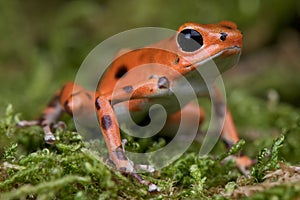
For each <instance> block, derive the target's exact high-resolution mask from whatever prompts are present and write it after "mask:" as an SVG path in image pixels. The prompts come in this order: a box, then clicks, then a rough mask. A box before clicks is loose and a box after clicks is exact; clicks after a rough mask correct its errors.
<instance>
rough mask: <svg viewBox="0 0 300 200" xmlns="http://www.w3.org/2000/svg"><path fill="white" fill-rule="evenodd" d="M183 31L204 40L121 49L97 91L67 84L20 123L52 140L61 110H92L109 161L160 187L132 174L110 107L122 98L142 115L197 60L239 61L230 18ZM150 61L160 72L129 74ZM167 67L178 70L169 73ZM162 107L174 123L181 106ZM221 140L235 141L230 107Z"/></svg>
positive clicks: (240, 160) (245, 161) (241, 162)
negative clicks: (191, 46) (188, 46)
mask: <svg viewBox="0 0 300 200" xmlns="http://www.w3.org/2000/svg"><path fill="white" fill-rule="evenodd" d="M186 29H192V30H195V31H197V32H198V33H199V34H201V36H202V41H200V43H201V42H202V43H203V44H201V45H200V47H199V48H196V50H193V51H189V52H187V51H185V50H184V49H183V47H181V46H180V44H179V42H178V41H179V40H178V37H179V36H178V34H177V35H175V36H173V37H171V38H167V39H165V40H163V41H161V42H158V43H156V44H154V45H151V46H149V47H147V48H141V49H136V50H133V51H129V52H125V53H123V54H122V55H120V56H119V57H118V58H117V59H115V60H114V62H113V63H112V64H111V65H110V67H109V68H108V70H107V71H106V73H105V75H104V77H103V78H102V79H101V80H100V82H99V85H98V89H97V91H96V92H92V91H86V90H84V89H83V88H82V87H81V86H78V85H75V84H74V83H67V84H66V85H65V86H64V87H63V88H62V89H61V90H59V91H58V92H57V93H56V95H55V97H54V98H53V100H52V101H51V102H50V104H49V105H48V107H47V108H46V109H45V110H44V112H43V115H42V116H41V118H40V120H37V121H23V122H21V123H20V125H40V126H42V127H43V129H44V132H45V140H46V142H47V143H53V142H55V137H54V135H53V134H52V132H51V126H52V124H53V123H55V122H56V121H57V119H58V117H59V116H60V114H61V113H62V112H63V111H65V112H67V113H69V114H71V115H72V114H73V113H74V112H85V113H84V114H89V113H92V112H96V113H97V117H98V122H99V124H100V128H101V132H102V133H103V136H104V138H105V142H106V145H107V149H108V152H109V156H110V159H111V160H112V162H113V163H114V165H115V166H116V168H117V169H118V170H120V171H123V172H126V173H129V174H131V175H132V176H133V177H135V178H136V179H138V180H139V181H140V182H141V183H143V184H146V185H148V186H149V191H155V190H158V188H157V187H156V186H155V185H154V184H152V183H150V182H148V181H146V180H143V179H142V178H141V177H140V176H139V175H138V174H137V173H136V171H135V169H134V165H133V164H132V163H131V162H130V161H129V160H128V159H127V158H126V156H125V154H124V152H123V148H122V142H121V136H120V130H119V123H118V120H117V115H118V113H116V112H115V110H114V107H115V106H116V105H121V106H123V103H124V102H128V101H129V104H128V105H129V107H128V109H129V111H130V112H132V113H138V114H140V113H144V112H146V111H147V108H148V107H149V105H151V104H153V103H156V102H158V103H159V98H161V97H165V98H167V97H168V95H169V92H170V91H171V90H172V89H173V88H174V87H177V86H176V83H177V80H178V78H179V75H178V74H180V75H183V76H185V75H186V74H188V73H189V72H192V71H194V70H195V69H196V67H201V64H200V65H199V64H198V63H199V62H201V61H205V60H207V59H209V58H211V57H213V58H214V57H216V58H218V59H221V60H222V59H224V60H226V59H227V58H232V57H233V58H234V59H233V60H234V62H237V60H238V57H239V54H240V51H241V47H242V34H241V32H240V31H239V30H238V29H237V26H236V25H235V24H234V23H232V22H228V21H223V22H220V23H218V24H207V25H202V24H197V23H185V24H183V25H182V26H180V27H179V28H178V33H179V32H181V31H183V30H186ZM160 48H163V49H160ZM148 63H156V64H161V65H163V66H166V67H165V68H164V69H161V70H157V69H155V70H154V71H153V70H151V69H150V68H149V71H147V69H146V70H144V73H143V74H139V75H138V77H137V74H134V73H131V75H130V70H132V69H135V68H136V67H138V66H141V65H143V64H148ZM234 64H235V63H233V64H232V65H234ZM229 67H231V66H227V67H226V68H224V69H222V68H221V69H219V70H220V71H224V70H226V69H227V68H229ZM171 71H173V72H178V73H173V72H172V73H171ZM118 81H122V82H121V84H117V82H118ZM199 82H200V83H199V84H204V83H203V82H201V81H199ZM196 88H197V85H196ZM216 94H217V98H218V99H220V101H222V96H221V95H220V93H219V92H218V90H217V89H216ZM202 95H203V92H197V96H202ZM191 100H192V99H191ZM146 107H147V108H146ZM166 109H167V110H168V109H169V110H168V111H169V112H168V114H169V115H168V120H167V122H168V123H169V124H171V125H172V123H174V124H176V123H178V121H179V120H180V110H178V109H177V108H176V106H173V107H169V108H166ZM182 112H188V113H190V114H191V117H192V116H193V114H194V112H200V113H201V119H200V120H199V124H200V123H201V122H202V121H203V116H204V115H203V114H202V113H203V110H202V109H201V108H200V107H199V105H198V104H197V105H196V104H193V103H192V102H191V103H187V105H186V106H185V107H184V109H183V110H182ZM191 119H192V118H191ZM222 139H223V141H224V142H225V144H226V145H227V147H231V146H232V145H233V144H234V143H236V142H237V141H239V137H238V134H237V131H236V128H235V125H234V122H233V120H232V116H231V114H230V112H229V111H228V109H227V112H226V115H225V124H224V128H223V132H222ZM251 162H252V161H251V160H250V159H249V158H248V157H246V156H240V157H237V164H238V166H239V167H241V168H243V167H246V166H249V165H251Z"/></svg>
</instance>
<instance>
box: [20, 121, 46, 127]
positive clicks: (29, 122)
mask: <svg viewBox="0 0 300 200" xmlns="http://www.w3.org/2000/svg"><path fill="white" fill-rule="evenodd" d="M39 124H40V122H39V120H30V121H26V120H22V121H19V122H18V123H17V126H19V127H25V126H37V125H39Z"/></svg>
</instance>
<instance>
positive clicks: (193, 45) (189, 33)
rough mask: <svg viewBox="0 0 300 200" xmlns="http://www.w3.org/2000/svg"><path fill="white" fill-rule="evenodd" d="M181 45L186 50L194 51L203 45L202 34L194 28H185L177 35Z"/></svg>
mask: <svg viewBox="0 0 300 200" xmlns="http://www.w3.org/2000/svg"><path fill="white" fill-rule="evenodd" d="M177 42H178V45H179V47H180V48H181V49H182V50H183V51H186V52H193V51H196V50H198V49H200V48H201V47H202V45H203V38H202V35H201V34H200V33H199V32H198V31H195V30H194V29H184V30H182V31H181V32H180V33H179V34H178V37H177Z"/></svg>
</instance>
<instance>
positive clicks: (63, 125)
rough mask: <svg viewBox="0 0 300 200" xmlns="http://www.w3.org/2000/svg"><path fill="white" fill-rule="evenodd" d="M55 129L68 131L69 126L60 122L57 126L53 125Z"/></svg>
mask: <svg viewBox="0 0 300 200" xmlns="http://www.w3.org/2000/svg"><path fill="white" fill-rule="evenodd" d="M53 128H54V129H58V128H61V129H62V130H66V129H67V125H66V123H65V122H63V121H58V122H57V123H56V124H54V125H53Z"/></svg>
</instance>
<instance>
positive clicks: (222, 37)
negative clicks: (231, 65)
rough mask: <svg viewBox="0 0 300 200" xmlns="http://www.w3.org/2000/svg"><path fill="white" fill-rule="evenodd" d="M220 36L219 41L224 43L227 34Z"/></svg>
mask: <svg viewBox="0 0 300 200" xmlns="http://www.w3.org/2000/svg"><path fill="white" fill-rule="evenodd" d="M220 34H221V36H220V39H221V40H222V41H223V42H224V41H225V40H226V38H227V35H228V34H227V33H223V32H222V33H220Z"/></svg>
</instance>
